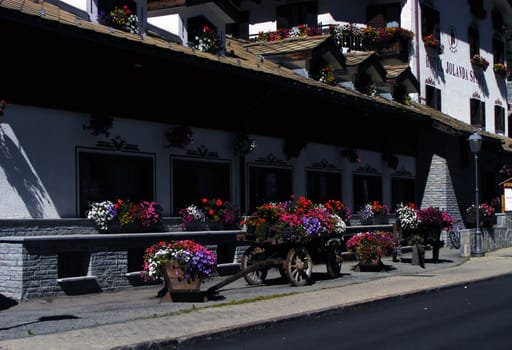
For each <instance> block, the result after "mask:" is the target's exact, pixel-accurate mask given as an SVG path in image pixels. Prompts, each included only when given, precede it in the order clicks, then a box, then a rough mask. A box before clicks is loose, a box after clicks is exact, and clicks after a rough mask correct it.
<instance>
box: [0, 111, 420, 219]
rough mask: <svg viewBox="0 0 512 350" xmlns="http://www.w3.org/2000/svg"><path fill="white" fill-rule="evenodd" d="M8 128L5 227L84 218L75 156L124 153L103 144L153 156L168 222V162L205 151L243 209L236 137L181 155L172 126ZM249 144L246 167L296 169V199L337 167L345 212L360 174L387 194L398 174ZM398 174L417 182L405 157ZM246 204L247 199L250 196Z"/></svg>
mask: <svg viewBox="0 0 512 350" xmlns="http://www.w3.org/2000/svg"><path fill="white" fill-rule="evenodd" d="M3 121H4V122H3V123H2V124H0V126H1V129H0V193H1V194H2V195H1V196H0V219H6V218H20V219H21V218H68V217H71V218H73V217H77V216H79V214H78V213H77V202H78V189H77V183H78V181H77V180H78V179H77V177H78V175H77V173H78V170H77V164H78V161H77V150H87V151H88V152H98V153H105V152H106V153H121V151H119V150H113V149H105V148H102V147H98V145H97V143H98V141H103V142H107V143H110V144H111V143H112V139H115V138H116V137H119V138H120V140H122V141H124V142H126V143H127V144H130V145H136V146H137V147H138V152H137V151H126V150H125V149H123V150H122V154H125V155H130V154H132V155H136V154H141V153H144V154H146V155H147V154H149V155H154V159H155V200H156V201H157V202H159V203H160V204H161V205H162V207H163V208H164V215H165V216H169V215H170V213H171V194H172V189H171V174H170V171H171V166H170V159H171V156H182V157H190V156H189V155H187V152H189V151H198V150H199V149H200V148H206V149H207V150H208V152H213V153H215V154H216V155H217V157H216V158H214V159H213V160H219V161H222V162H229V163H230V164H231V169H232V174H231V186H232V187H231V192H232V198H231V201H232V202H233V204H235V205H236V206H240V203H238V201H239V198H240V191H243V190H244V189H242V188H241V187H240V185H239V181H238V179H239V178H240V174H239V169H240V164H239V161H240V158H239V156H238V155H237V154H235V152H234V150H233V140H234V138H235V136H236V134H235V133H232V132H224V131H220V130H209V129H201V128H193V129H192V130H193V141H192V143H191V144H189V145H187V146H185V148H176V147H168V142H167V139H166V137H165V133H166V131H167V130H168V128H169V127H171V126H172V125H169V124H166V123H165V124H161V123H156V122H147V121H142V120H132V119H123V118H116V117H114V122H113V128H112V129H111V130H110V135H109V137H106V136H105V135H98V136H95V135H92V134H91V132H90V131H89V130H88V129H84V127H83V126H84V125H88V122H89V115H88V114H82V113H73V112H68V111H59V110H53V109H44V108H35V107H29V106H21V105H9V107H8V110H7V111H6V113H5V115H4V118H3ZM249 138H251V139H255V140H256V148H255V149H254V150H253V151H252V152H250V153H248V154H247V155H246V159H245V161H246V164H256V163H259V164H262V165H266V166H272V162H270V163H268V162H267V163H265V162H261V160H262V159H267V160H268V159H271V158H274V159H275V160H277V162H275V163H274V165H277V166H280V167H282V166H285V167H287V168H290V169H292V174H293V179H294V180H293V184H292V188H293V193H290V194H295V195H296V196H301V195H304V196H305V195H307V193H306V187H307V186H306V179H305V172H306V169H311V168H313V167H314V164H315V163H321V162H327V163H329V164H331V165H333V166H334V171H336V172H340V173H341V177H342V194H343V198H342V199H343V201H344V202H346V203H347V205H351V204H350V203H352V200H353V198H352V191H351V188H352V183H351V182H352V174H353V172H354V171H357V169H358V168H359V167H361V166H368V167H372V168H375V169H377V170H378V173H379V174H381V175H382V177H383V188H390V186H389V182H390V181H391V176H392V174H393V173H394V172H396V170H393V169H389V168H387V167H386V165H385V164H384V162H383V161H382V159H381V156H380V153H378V152H370V151H365V150H360V156H361V160H362V162H361V163H359V164H357V163H356V164H354V163H350V162H349V161H348V160H347V159H346V158H344V157H343V156H342V155H341V151H342V149H341V148H340V147H339V146H331V145H325V144H315V143H308V144H307V145H306V147H305V148H303V150H302V152H301V153H300V154H299V155H298V156H297V157H296V158H291V159H287V158H286V155H285V154H284V151H283V144H284V140H282V139H278V138H273V137H266V136H261V135H249ZM196 154H197V152H196ZM207 158H208V157H207ZM194 159H201V158H197V157H196V158H194ZM209 160H212V158H210V159H209ZM398 169H405V170H407V171H408V172H409V173H411V174H412V175H413V176H414V169H415V161H414V158H409V157H404V156H400V157H399V164H398ZM386 191H388V190H386ZM246 198H249V194H248V193H246ZM106 199H107V198H106ZM383 199H384V202H385V203H387V204H391V203H389V201H390V200H391V194H390V193H389V192H384V198H383Z"/></svg>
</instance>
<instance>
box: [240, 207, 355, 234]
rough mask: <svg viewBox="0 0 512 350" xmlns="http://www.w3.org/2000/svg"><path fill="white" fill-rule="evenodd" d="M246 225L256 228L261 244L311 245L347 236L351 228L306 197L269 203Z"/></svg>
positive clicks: (260, 208)
mask: <svg viewBox="0 0 512 350" xmlns="http://www.w3.org/2000/svg"><path fill="white" fill-rule="evenodd" d="M245 223H246V224H247V225H249V226H253V227H254V235H255V239H256V241H258V242H265V241H277V242H289V241H292V242H308V241H310V240H311V239H313V238H314V237H320V236H329V235H332V234H335V233H343V232H345V230H346V228H347V225H346V224H345V222H344V221H343V219H342V218H341V217H340V216H339V215H337V214H335V213H333V212H332V211H331V210H330V209H328V208H327V207H326V206H324V205H322V204H318V203H313V202H312V201H311V200H309V199H306V198H304V197H300V198H299V199H298V200H293V199H292V200H289V201H286V202H277V203H265V204H263V205H261V206H259V207H257V208H256V212H255V213H253V214H252V215H251V216H250V217H249V218H248V219H247V220H245Z"/></svg>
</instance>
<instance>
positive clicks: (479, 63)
mask: <svg viewBox="0 0 512 350" xmlns="http://www.w3.org/2000/svg"><path fill="white" fill-rule="evenodd" d="M471 64H472V65H473V67H475V68H479V69H481V70H483V71H484V72H485V71H486V70H487V67H489V61H487V60H486V59H485V58H483V57H482V56H480V55H479V54H475V55H473V57H471Z"/></svg>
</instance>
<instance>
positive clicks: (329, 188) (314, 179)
mask: <svg viewBox="0 0 512 350" xmlns="http://www.w3.org/2000/svg"><path fill="white" fill-rule="evenodd" d="M306 176H307V192H306V196H307V198H308V199H311V200H312V201H313V202H315V203H325V202H327V201H328V200H329V199H336V200H341V175H340V174H338V173H331V172H322V171H308V172H307V174H306Z"/></svg>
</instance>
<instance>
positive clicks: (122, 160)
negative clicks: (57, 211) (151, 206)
mask: <svg viewBox="0 0 512 350" xmlns="http://www.w3.org/2000/svg"><path fill="white" fill-rule="evenodd" d="M78 168H79V169H78V174H79V175H78V177H79V178H78V192H79V204H78V207H79V208H78V211H79V216H82V217H84V216H85V212H86V211H87V210H88V209H89V202H97V201H104V200H111V201H115V200H116V199H119V198H121V199H124V200H132V201H142V200H147V201H151V200H155V198H154V159H153V157H152V156H147V155H146V156H144V155H141V156H138V155H133V156H129V155H121V154H112V153H108V154H107V153H104V154H102V153H93V152H85V151H79V153H78Z"/></svg>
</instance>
